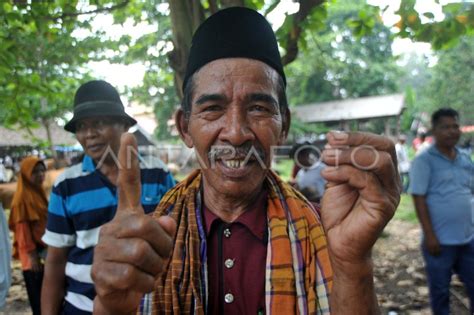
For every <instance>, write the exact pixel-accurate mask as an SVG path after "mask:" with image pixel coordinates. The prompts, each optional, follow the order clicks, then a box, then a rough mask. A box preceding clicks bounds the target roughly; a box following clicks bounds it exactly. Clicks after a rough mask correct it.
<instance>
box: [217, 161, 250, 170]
mask: <svg viewBox="0 0 474 315" xmlns="http://www.w3.org/2000/svg"><path fill="white" fill-rule="evenodd" d="M249 162H250V161H247V163H244V160H222V163H223V164H224V165H225V166H226V167H228V168H234V169H237V168H240V167H241V166H242V167H244V166H245V165H246V164H248V163H249Z"/></svg>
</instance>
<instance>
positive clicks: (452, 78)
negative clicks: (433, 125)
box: [428, 37, 474, 125]
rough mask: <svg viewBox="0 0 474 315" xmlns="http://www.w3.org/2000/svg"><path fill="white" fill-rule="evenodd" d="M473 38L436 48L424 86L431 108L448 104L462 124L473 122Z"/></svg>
mask: <svg viewBox="0 0 474 315" xmlns="http://www.w3.org/2000/svg"><path fill="white" fill-rule="evenodd" d="M473 53H474V41H473V40H472V38H466V37H465V38H462V39H461V40H460V42H459V45H457V46H455V47H453V48H451V49H449V50H444V51H439V52H438V54H437V56H438V63H437V64H436V66H435V67H433V71H432V76H433V77H432V80H431V81H430V84H429V88H428V95H429V99H430V102H431V103H432V106H431V108H433V109H436V108H441V107H452V108H454V109H456V110H457V111H459V114H460V121H461V123H462V124H466V125H467V124H474V110H473V108H474V89H473V87H472V83H473V82H474V59H473V56H474V55H473Z"/></svg>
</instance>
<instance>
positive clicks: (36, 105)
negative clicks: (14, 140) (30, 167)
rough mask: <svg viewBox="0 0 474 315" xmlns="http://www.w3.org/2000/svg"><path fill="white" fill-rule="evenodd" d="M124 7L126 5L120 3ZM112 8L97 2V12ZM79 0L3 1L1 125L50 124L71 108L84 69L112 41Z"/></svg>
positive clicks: (84, 75)
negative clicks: (82, 35)
mask: <svg viewBox="0 0 474 315" xmlns="http://www.w3.org/2000/svg"><path fill="white" fill-rule="evenodd" d="M119 7H120V6H119ZM106 9H110V8H108V7H107V8H101V7H97V10H96V11H97V12H99V11H102V10H106ZM82 13H83V12H81V11H80V8H79V4H78V1H54V2H53V1H43V2H33V3H31V2H27V1H15V2H13V3H10V2H3V3H1V4H0V40H1V42H2V45H1V46H0V47H1V48H0V98H1V99H2V102H3V104H2V105H3V106H2V109H1V112H0V114H1V115H0V117H1V119H0V124H3V125H5V126H7V127H17V128H23V129H26V130H28V131H29V132H30V134H31V136H32V137H34V133H33V131H32V130H31V129H32V128H35V127H38V125H39V124H42V125H44V126H45V127H46V128H48V126H49V124H50V123H51V119H53V118H56V117H62V116H63V114H64V113H65V112H66V111H68V110H70V108H71V103H72V102H71V100H72V95H74V90H75V89H77V86H78V85H79V81H80V80H83V79H84V78H87V73H86V72H85V71H84V70H83V69H82V68H81V67H82V66H83V65H84V64H86V63H87V62H89V61H90V60H94V59H100V58H101V56H100V52H101V51H103V50H104V49H106V48H107V47H108V46H109V44H110V47H114V46H112V45H111V43H109V42H106V41H104V40H103V39H101V37H102V35H103V34H101V33H96V34H91V36H88V37H86V38H83V39H79V38H78V37H77V36H75V32H77V31H78V30H81V29H85V30H87V31H89V32H90V31H91V29H90V19H91V18H92V16H88V18H81V19H79V18H78V16H79V15H81V14H82Z"/></svg>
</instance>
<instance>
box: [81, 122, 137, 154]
mask: <svg viewBox="0 0 474 315" xmlns="http://www.w3.org/2000/svg"><path fill="white" fill-rule="evenodd" d="M75 127H76V138H77V141H79V143H80V144H81V146H82V148H83V149H84V152H85V153H86V154H87V155H89V156H90V157H91V158H92V159H93V160H94V161H95V162H98V161H100V160H101V159H102V158H103V156H104V154H110V152H111V151H110V150H112V151H113V152H115V153H117V152H118V149H119V148H120V137H121V135H122V134H123V133H124V132H126V131H127V129H128V128H127V127H125V124H124V123H123V122H121V121H120V120H118V119H117V118H114V117H107V116H100V117H91V118H84V119H81V120H80V121H78V122H77V123H76V126H75Z"/></svg>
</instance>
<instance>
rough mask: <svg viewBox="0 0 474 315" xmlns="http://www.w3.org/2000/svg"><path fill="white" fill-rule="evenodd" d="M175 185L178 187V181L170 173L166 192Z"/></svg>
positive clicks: (167, 178)
mask: <svg viewBox="0 0 474 315" xmlns="http://www.w3.org/2000/svg"><path fill="white" fill-rule="evenodd" d="M175 185H176V181H175V180H174V178H173V175H171V173H168V175H167V176H166V180H165V186H166V191H168V190H170V189H171V188H173V187H174V186H175Z"/></svg>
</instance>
